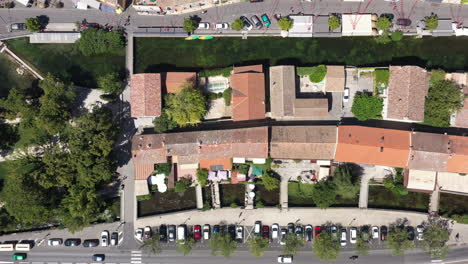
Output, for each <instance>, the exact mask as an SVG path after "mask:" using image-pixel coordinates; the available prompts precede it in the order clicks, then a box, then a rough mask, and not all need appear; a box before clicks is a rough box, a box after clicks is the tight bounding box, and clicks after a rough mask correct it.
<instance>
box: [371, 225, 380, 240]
mask: <svg viewBox="0 0 468 264" xmlns="http://www.w3.org/2000/svg"><path fill="white" fill-rule="evenodd" d="M372 239H379V227H377V226H373V227H372Z"/></svg>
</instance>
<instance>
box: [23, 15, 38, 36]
mask: <svg viewBox="0 0 468 264" xmlns="http://www.w3.org/2000/svg"><path fill="white" fill-rule="evenodd" d="M24 23H25V24H26V27H27V29H28V30H29V31H30V32H38V31H39V30H41V29H42V27H43V25H42V22H41V20H40V19H39V18H37V17H30V18H26V20H25V22H24Z"/></svg>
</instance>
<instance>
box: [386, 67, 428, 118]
mask: <svg viewBox="0 0 468 264" xmlns="http://www.w3.org/2000/svg"><path fill="white" fill-rule="evenodd" d="M388 86H389V87H388V102H387V118H389V119H396V120H409V121H424V103H425V102H426V95H427V91H428V89H429V74H428V73H427V71H426V70H425V69H422V68H420V67H417V66H390V80H389V85H388Z"/></svg>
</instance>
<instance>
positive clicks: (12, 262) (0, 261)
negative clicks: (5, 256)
mask: <svg viewBox="0 0 468 264" xmlns="http://www.w3.org/2000/svg"><path fill="white" fill-rule="evenodd" d="M0 263H5V264H6V263H13V262H11V261H0Z"/></svg>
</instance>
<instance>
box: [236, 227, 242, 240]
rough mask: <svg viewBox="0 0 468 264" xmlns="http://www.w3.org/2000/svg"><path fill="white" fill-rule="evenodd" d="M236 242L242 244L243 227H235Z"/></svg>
mask: <svg viewBox="0 0 468 264" xmlns="http://www.w3.org/2000/svg"><path fill="white" fill-rule="evenodd" d="M236 241H237V242H239V243H242V242H244V227H243V226H237V227H236Z"/></svg>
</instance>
